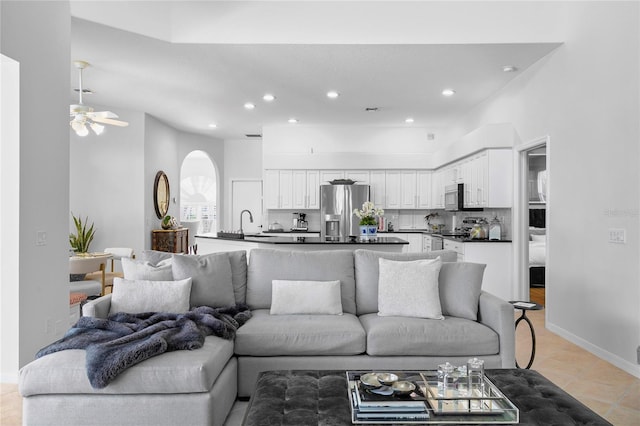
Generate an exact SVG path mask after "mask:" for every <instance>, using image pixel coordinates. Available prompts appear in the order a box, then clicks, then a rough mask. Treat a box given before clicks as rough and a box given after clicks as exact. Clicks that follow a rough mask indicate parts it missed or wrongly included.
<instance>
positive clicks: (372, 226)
mask: <svg viewBox="0 0 640 426" xmlns="http://www.w3.org/2000/svg"><path fill="white" fill-rule="evenodd" d="M353 214H354V215H356V217H357V218H358V219H360V237H361V238H370V237H375V236H376V234H377V232H378V221H377V220H376V218H377V217H380V216H382V215H383V214H384V210H382V209H377V208H376V207H375V205H374V204H373V203H372V202H371V201H365V202H364V203H363V204H362V209H355V210H353Z"/></svg>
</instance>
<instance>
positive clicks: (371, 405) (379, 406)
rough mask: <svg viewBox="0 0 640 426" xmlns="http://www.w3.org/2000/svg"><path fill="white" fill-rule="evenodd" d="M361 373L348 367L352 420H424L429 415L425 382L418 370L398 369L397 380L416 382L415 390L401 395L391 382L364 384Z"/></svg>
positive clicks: (357, 421) (399, 421)
mask: <svg viewBox="0 0 640 426" xmlns="http://www.w3.org/2000/svg"><path fill="white" fill-rule="evenodd" d="M361 373H362V372H352V371H347V380H348V382H349V399H350V401H351V413H352V422H353V423H377V424H383V423H424V422H425V421H426V420H428V419H429V412H428V410H427V405H426V398H425V397H424V393H423V390H424V383H423V380H422V378H421V376H420V374H419V373H414V372H402V373H398V376H399V377H398V380H403V381H409V382H412V383H414V384H415V385H416V390H415V391H414V392H412V393H410V394H408V395H398V394H397V393H394V392H393V391H392V390H391V387H390V386H381V387H379V388H371V387H368V386H366V385H363V384H362V383H361V381H360V374H361Z"/></svg>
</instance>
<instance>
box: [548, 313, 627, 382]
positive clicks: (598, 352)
mask: <svg viewBox="0 0 640 426" xmlns="http://www.w3.org/2000/svg"><path fill="white" fill-rule="evenodd" d="M546 327H547V329H549V331H552V332H553V333H556V334H557V335H558V336H560V337H562V338H564V339H566V340H568V341H570V342H571V343H573V344H576V345H578V346H580V347H581V348H582V349H584V350H586V351H588V352H591V353H592V354H594V355H595V356H597V357H598V358H601V359H603V360H605V361H607V362H609V363H611V364H613V365H615V366H616V367H618V368H620V369H621V370H624V371H626V372H627V373H629V374H631V375H632V376H635V377H637V378H638V379H640V365H636V364H633V363H631V362H629V361H627V360H625V359H623V358H620V357H619V356H618V355H616V354H613V353H611V352H609V351H606V350H604V349H602V348H601V347H599V346H596V345H594V344H592V343H590V342H587V341H586V340H584V339H583V338H581V337H578V336H576V335H575V334H573V333H570V332H568V331H567V330H565V329H564V328H562V327H558V326H557V325H555V324H553V323H549V322H548V321H547V323H546Z"/></svg>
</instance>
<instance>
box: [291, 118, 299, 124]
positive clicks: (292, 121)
mask: <svg viewBox="0 0 640 426" xmlns="http://www.w3.org/2000/svg"><path fill="white" fill-rule="evenodd" d="M297 122H298V119H297V118H290V119H289V123H291V124H296V123H297Z"/></svg>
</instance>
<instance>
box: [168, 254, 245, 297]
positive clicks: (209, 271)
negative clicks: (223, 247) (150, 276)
mask: <svg viewBox="0 0 640 426" xmlns="http://www.w3.org/2000/svg"><path fill="white" fill-rule="evenodd" d="M172 270H173V278H174V279H175V280H181V279H185V278H189V277H191V278H192V280H193V282H192V284H191V302H190V303H191V307H197V306H212V307H220V306H230V305H234V304H235V297H234V294H233V284H232V281H231V263H230V262H229V256H228V255H227V253H212V254H205V255H202V256H173V262H172Z"/></svg>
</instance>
